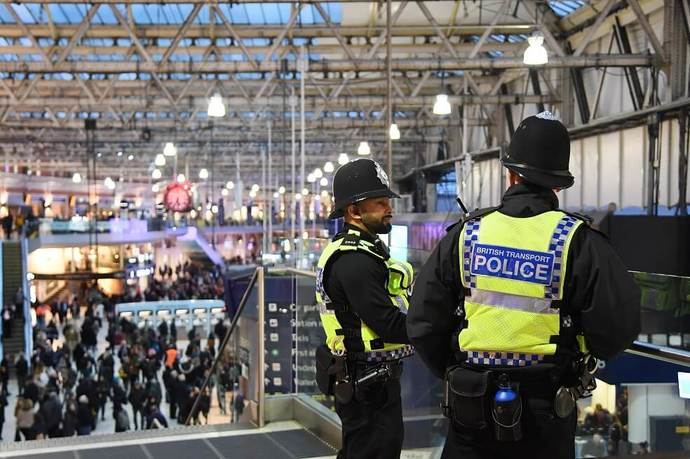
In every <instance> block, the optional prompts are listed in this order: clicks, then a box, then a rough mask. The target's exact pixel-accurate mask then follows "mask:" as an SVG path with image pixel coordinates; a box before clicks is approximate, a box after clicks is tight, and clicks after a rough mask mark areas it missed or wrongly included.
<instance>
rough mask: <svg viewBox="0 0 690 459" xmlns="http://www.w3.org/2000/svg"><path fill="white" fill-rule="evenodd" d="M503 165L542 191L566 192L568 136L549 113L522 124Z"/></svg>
mask: <svg viewBox="0 0 690 459" xmlns="http://www.w3.org/2000/svg"><path fill="white" fill-rule="evenodd" d="M501 161H502V162H503V165H504V166H505V167H507V168H508V169H510V170H511V171H513V172H515V173H516V174H518V175H520V176H521V177H522V178H524V179H525V180H526V181H527V182H530V183H534V184H536V185H540V186H543V187H545V188H555V189H563V188H569V187H571V186H572V185H573V183H574V182H575V178H574V177H573V175H572V174H571V173H570V171H569V170H568V167H569V162H570V135H569V134H568V130H567V129H566V127H565V126H563V124H562V123H561V122H560V121H559V120H558V119H557V118H556V117H555V116H554V115H553V114H551V112H541V113H539V114H538V115H534V116H530V117H527V118H525V119H524V120H522V122H521V123H520V125H519V126H518V128H517V129H516V130H515V134H513V138H512V139H511V141H510V146H509V147H508V152H507V153H506V155H505V156H504V157H503V158H502V159H501Z"/></svg>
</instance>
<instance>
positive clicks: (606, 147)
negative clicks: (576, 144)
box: [599, 132, 621, 206]
mask: <svg viewBox="0 0 690 459" xmlns="http://www.w3.org/2000/svg"><path fill="white" fill-rule="evenodd" d="M620 181H621V173H620V136H619V134H618V132H611V133H608V134H602V135H601V136H599V203H600V205H601V206H606V205H608V203H610V202H615V203H616V204H617V205H618V203H619V202H620V199H619V186H620Z"/></svg>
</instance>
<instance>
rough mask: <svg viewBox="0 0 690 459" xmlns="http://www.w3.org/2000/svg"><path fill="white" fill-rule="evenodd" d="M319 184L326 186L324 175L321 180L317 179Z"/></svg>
mask: <svg viewBox="0 0 690 459" xmlns="http://www.w3.org/2000/svg"><path fill="white" fill-rule="evenodd" d="M319 184H320V185H321V186H328V179H327V178H326V177H322V178H321V181H319Z"/></svg>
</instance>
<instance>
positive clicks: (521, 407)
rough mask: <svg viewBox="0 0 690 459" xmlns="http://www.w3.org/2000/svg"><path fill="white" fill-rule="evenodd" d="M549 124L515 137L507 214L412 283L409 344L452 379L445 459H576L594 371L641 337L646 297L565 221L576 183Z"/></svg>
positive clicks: (446, 252)
mask: <svg viewBox="0 0 690 459" xmlns="http://www.w3.org/2000/svg"><path fill="white" fill-rule="evenodd" d="M569 159H570V138H569V135H568V131H567V129H566V128H565V126H563V124H561V122H560V121H558V120H557V119H556V118H555V117H554V116H553V115H552V114H551V113H549V112H543V113H540V114H538V115H536V116H530V117H528V118H526V119H524V120H523V121H522V123H520V125H519V126H518V128H517V130H516V131H515V134H514V135H513V138H512V140H511V143H510V146H509V148H508V150H507V154H506V155H505V156H504V157H503V158H502V162H503V165H504V166H505V167H507V168H508V170H509V172H508V173H509V181H510V187H509V188H508V189H507V190H506V192H505V194H504V195H503V199H502V202H501V203H500V205H498V206H497V207H494V208H489V209H482V210H477V211H474V212H471V213H469V214H468V215H465V216H464V217H463V218H462V219H461V220H460V222H458V223H457V224H456V225H454V226H452V227H450V228H449V229H448V233H447V234H446V235H445V236H444V237H443V239H442V240H441V241H440V242H439V244H438V245H437V246H436V248H435V249H434V251H433V252H432V254H431V256H430V257H429V259H428V260H427V262H426V264H425V265H424V267H423V268H422V271H421V272H420V274H419V277H418V279H417V281H416V283H415V290H414V294H413V297H412V300H411V306H410V313H409V316H408V320H407V331H408V335H409V336H410V340H411V341H412V344H413V345H414V346H415V348H416V351H417V352H418V353H419V355H420V356H421V357H422V359H423V360H424V362H425V363H426V364H427V366H428V367H429V368H430V369H431V370H432V371H433V372H434V373H435V374H436V375H438V376H439V377H440V378H444V379H445V384H446V391H445V393H446V396H445V398H444V403H443V408H444V414H446V416H448V417H449V431H448V437H447V439H446V444H445V447H444V451H443V456H442V457H447V458H456V457H457V458H463V459H473V458H491V459H495V458H511V459H513V458H515V457H529V458H549V459H553V458H574V457H575V448H574V434H575V425H576V419H577V415H576V411H577V410H576V407H575V402H576V400H577V399H578V398H580V397H582V396H586V395H587V394H588V392H590V391H591V390H592V389H593V388H594V387H595V380H594V377H593V373H594V371H595V370H596V367H597V359H602V360H606V359H610V358H611V357H613V356H614V355H616V354H618V353H619V352H621V351H623V350H624V349H626V347H628V346H629V345H630V344H631V343H632V342H633V340H634V339H635V338H636V337H637V335H638V332H639V330H640V296H639V289H638V288H637V286H636V285H635V282H634V280H633V278H632V276H631V275H630V274H629V273H628V271H627V270H626V267H625V266H624V265H623V263H622V261H621V260H620V258H619V257H618V255H617V254H616V253H615V251H614V250H613V248H612V247H611V245H610V244H609V242H608V240H607V239H606V237H605V236H604V235H602V234H601V233H599V232H598V231H595V230H594V229H592V228H591V227H590V226H589V221H588V219H587V218H586V217H584V216H581V215H578V214H572V213H567V212H564V211H562V210H560V209H559V208H558V198H557V197H556V193H555V192H556V191H558V190H561V189H564V188H568V187H570V186H571V185H573V183H574V177H573V176H572V175H571V173H570V172H569Z"/></svg>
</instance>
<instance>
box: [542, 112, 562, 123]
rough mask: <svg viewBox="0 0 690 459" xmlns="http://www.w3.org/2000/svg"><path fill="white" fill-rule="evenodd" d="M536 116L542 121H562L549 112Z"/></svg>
mask: <svg viewBox="0 0 690 459" xmlns="http://www.w3.org/2000/svg"><path fill="white" fill-rule="evenodd" d="M536 116H537V118H541V119H543V120H549V121H560V120H559V119H558V118H557V117H556V115H554V114H553V113H551V112H549V111H545V112H541V113H539V114H538V115H536Z"/></svg>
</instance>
